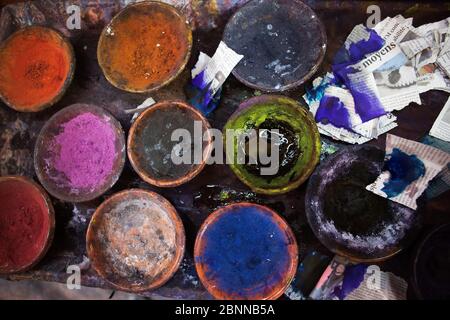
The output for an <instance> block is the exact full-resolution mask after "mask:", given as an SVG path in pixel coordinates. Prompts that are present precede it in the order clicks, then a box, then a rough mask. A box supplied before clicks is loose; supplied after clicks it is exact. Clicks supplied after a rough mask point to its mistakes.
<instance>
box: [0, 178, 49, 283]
mask: <svg viewBox="0 0 450 320" xmlns="http://www.w3.org/2000/svg"><path fill="white" fill-rule="evenodd" d="M17 188H20V190H21V195H20V196H22V197H24V199H25V198H26V199H28V205H29V207H27V208H25V207H20V208H18V207H17V206H18V204H17V203H15V202H14V201H12V200H11V201H9V200H8V201H6V202H5V201H3V202H1V203H0V214H1V215H6V216H2V217H0V230H2V231H1V232H2V235H1V236H0V274H11V273H18V272H24V271H27V270H29V269H31V268H32V267H33V266H34V265H36V264H37V263H38V262H39V261H40V260H41V259H42V258H43V257H44V256H45V254H46V253H47V251H48V249H49V247H50V245H51V243H52V240H53V234H54V230H55V212H54V209H53V205H52V202H51V200H50V198H49V197H48V195H47V193H46V192H45V191H44V189H42V187H40V186H39V185H38V184H36V183H35V182H34V181H32V180H30V179H28V178H26V177H22V176H5V177H0V194H1V196H0V198H2V199H3V198H4V197H6V198H8V199H14V198H15V197H17V196H18V195H17V194H14V192H15V191H14V190H16V189H17ZM14 209H15V210H20V211H21V212H22V216H20V217H19V218H17V217H14V216H12V215H10V213H11V212H13V211H14ZM8 215H9V217H8ZM36 215H40V217H39V218H38V217H37V216H36ZM36 221H40V223H41V225H40V226H39V227H40V231H39V232H38V233H37V234H35V232H33V233H31V231H30V230H29V229H30V228H31V224H33V223H35V222H36ZM3 223H5V224H4V225H3ZM8 231H9V232H8ZM10 232H14V236H17V234H18V233H19V232H30V235H29V238H27V239H25V240H24V241H20V242H14V240H12V239H10V238H8V237H9V236H10V235H11V233H10ZM11 241H12V242H11ZM8 246H9V247H8ZM30 249H32V252H31V253H30V252H29V253H27V255H26V256H24V255H22V254H21V252H22V250H27V251H29V250H30ZM8 250H14V256H15V258H20V259H18V260H16V261H15V262H14V265H11V264H10V263H8V262H7V260H8V259H6V260H4V259H3V258H5V257H4V256H3V254H4V253H6V255H7V254H8V253H7V252H8ZM19 260H20V261H19Z"/></svg>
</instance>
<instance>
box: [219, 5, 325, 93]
mask: <svg viewBox="0 0 450 320" xmlns="http://www.w3.org/2000/svg"><path fill="white" fill-rule="evenodd" d="M223 41H224V42H225V43H226V44H227V45H228V46H229V47H231V48H232V49H233V50H235V51H236V52H237V53H239V54H242V55H244V58H243V59H242V60H241V61H240V63H239V64H238V65H237V66H236V68H235V69H234V70H233V74H234V75H235V76H236V78H238V79H239V81H241V82H242V83H244V84H245V85H247V86H249V87H252V88H255V89H259V90H263V91H268V92H277V91H285V90H288V89H291V88H294V87H297V86H299V85H301V84H302V83H304V82H305V81H306V80H308V79H309V78H310V77H311V76H312V75H313V74H314V73H315V72H316V70H317V69H318V67H319V65H320V64H321V62H322V60H323V57H324V55H325V49H326V34H325V29H324V27H323V24H322V22H321V21H320V19H319V18H318V16H317V15H316V14H315V12H314V11H313V10H312V9H311V8H310V7H308V6H307V5H306V4H304V3H303V2H301V1H298V0H253V1H250V2H249V3H248V4H246V5H245V6H244V7H242V8H241V9H240V10H239V11H237V12H236V13H235V14H234V15H233V16H232V18H231V19H230V20H229V22H228V23H227V26H226V28H225V31H224V35H223Z"/></svg>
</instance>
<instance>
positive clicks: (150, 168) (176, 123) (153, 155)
mask: <svg viewBox="0 0 450 320" xmlns="http://www.w3.org/2000/svg"><path fill="white" fill-rule="evenodd" d="M195 122H197V123H198V124H200V125H201V127H200V128H201V130H202V141H196V139H195V137H194V134H193V130H194V126H195ZM180 128H181V129H186V130H188V131H189V132H190V133H191V135H190V136H191V141H192V144H190V147H191V150H192V151H194V150H195V148H197V149H199V150H200V148H201V150H203V152H202V153H201V154H202V157H201V159H197V160H198V161H197V162H196V163H192V164H191V162H194V160H195V157H194V155H193V152H192V153H191V160H192V161H191V162H190V163H188V164H175V163H174V162H173V161H172V158H171V154H172V151H173V150H174V148H176V144H178V141H179V140H178V141H174V142H172V141H171V137H172V133H173V131H174V130H176V129H180ZM209 129H210V125H209V123H208V121H207V120H206V118H205V117H204V116H203V115H202V114H201V113H200V112H199V111H198V110H197V109H195V108H193V107H191V106H190V105H188V104H187V103H184V102H181V101H162V102H159V103H157V104H155V105H153V106H151V107H150V108H149V109H147V110H145V111H144V112H142V113H141V114H140V115H139V117H138V118H137V119H136V121H135V122H134V123H133V125H132V126H131V128H130V132H129V135H128V148H127V152H128V158H129V159H130V162H131V165H132V166H133V168H134V170H135V171H136V172H137V174H138V175H139V176H140V177H141V178H142V179H143V180H144V181H145V182H147V183H149V184H152V185H155V186H158V187H176V186H179V185H181V184H183V183H186V182H188V181H190V180H191V179H193V178H194V177H195V176H197V175H198V174H199V173H200V171H202V170H203V168H204V166H205V164H206V161H207V159H208V157H209V155H210V153H211V149H212V137H211V133H210V131H209Z"/></svg>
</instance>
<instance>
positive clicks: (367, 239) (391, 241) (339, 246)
mask: <svg viewBox="0 0 450 320" xmlns="http://www.w3.org/2000/svg"><path fill="white" fill-rule="evenodd" d="M383 163H384V151H383V150H381V149H379V148H377V147H374V146H370V145H362V146H351V147H347V148H343V149H342V150H339V151H338V152H336V153H335V154H332V155H330V156H328V158H327V159H326V160H325V161H324V162H322V163H321V164H320V166H318V167H317V169H316V170H315V171H314V173H313V175H312V176H311V178H310V179H309V182H308V188H307V191H306V196H305V209H306V217H307V219H308V222H309V225H310V226H311V229H312V230H313V232H314V234H315V235H316V237H317V238H318V239H319V240H320V242H322V244H323V245H324V246H326V247H327V248H328V249H329V250H331V251H332V252H334V253H335V254H338V255H340V256H343V257H346V258H348V259H349V260H351V261H353V262H377V261H383V260H386V259H388V258H390V257H392V256H394V255H396V254H398V253H399V252H400V251H401V250H402V249H403V248H405V247H407V246H408V245H410V244H411V241H412V240H414V238H415V236H416V235H417V232H418V230H420V226H421V220H422V218H421V216H422V212H421V210H420V209H419V210H418V211H414V210H412V209H410V208H408V207H405V206H403V205H401V204H399V203H397V202H394V201H390V200H388V199H385V198H382V197H380V196H378V195H375V194H374V193H372V192H370V191H368V190H366V186H367V185H369V184H370V183H372V182H373V181H375V179H376V178H377V177H378V175H379V174H380V173H381V170H382V168H383Z"/></svg>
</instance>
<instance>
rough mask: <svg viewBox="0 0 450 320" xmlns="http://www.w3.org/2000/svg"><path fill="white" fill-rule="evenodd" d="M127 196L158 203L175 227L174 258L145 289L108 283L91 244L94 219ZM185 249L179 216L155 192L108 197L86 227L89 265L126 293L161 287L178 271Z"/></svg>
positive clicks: (136, 191)
mask: <svg viewBox="0 0 450 320" xmlns="http://www.w3.org/2000/svg"><path fill="white" fill-rule="evenodd" d="M128 195H136V196H138V195H144V196H146V197H147V198H148V199H149V200H150V201H152V202H158V203H159V204H161V205H162V207H161V209H162V210H163V211H165V212H166V213H167V214H168V215H169V217H170V219H171V221H172V222H173V224H174V227H175V234H176V238H177V239H176V252H175V257H174V260H173V263H172V264H171V266H170V268H169V269H167V270H168V271H166V272H165V273H164V274H163V276H161V277H160V278H159V279H157V280H156V281H154V282H152V283H151V284H150V285H148V286H146V287H138V288H133V287H131V286H130V287H126V286H123V285H120V284H117V283H114V282H112V281H110V280H109V279H108V278H107V277H106V272H105V270H104V268H102V267H101V266H103V264H98V263H97V262H96V261H97V260H96V257H97V254H95V251H94V247H93V242H94V241H95V232H94V224H95V223H96V219H97V218H98V217H99V216H100V215H103V214H104V213H105V212H104V209H105V207H106V206H107V205H109V204H110V203H112V202H114V201H116V202H117V203H120V201H121V199H122V198H123V197H125V196H128ZM185 247H186V233H185V230H184V225H183V222H182V220H181V217H180V216H179V214H178V212H177V210H176V209H175V207H174V206H173V205H172V204H171V203H170V202H169V200H167V199H166V198H164V197H163V196H162V195H160V194H158V193H156V192H153V191H150V190H145V189H140V188H132V189H125V190H122V191H119V192H117V193H115V194H113V195H112V196H110V197H109V198H107V199H106V200H104V201H103V202H102V203H101V204H100V205H99V206H98V207H97V209H96V210H95V212H94V214H93V215H92V218H91V220H90V222H89V225H88V228H87V231H86V252H87V255H88V257H89V259H90V261H91V265H92V267H93V269H94V270H95V271H96V272H97V274H98V275H100V276H101V277H102V278H103V279H104V280H105V281H106V282H107V283H109V284H110V285H111V286H113V287H114V288H116V289H119V290H123V291H126V292H135V293H139V292H144V291H149V290H154V289H157V288H159V287H161V286H163V285H164V284H165V283H166V282H167V281H169V280H170V279H171V278H172V277H173V275H174V274H175V273H176V272H177V271H178V269H179V267H180V265H181V261H182V260H183V257H184V253H185Z"/></svg>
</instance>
